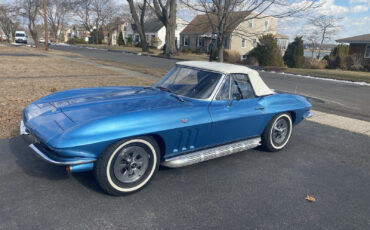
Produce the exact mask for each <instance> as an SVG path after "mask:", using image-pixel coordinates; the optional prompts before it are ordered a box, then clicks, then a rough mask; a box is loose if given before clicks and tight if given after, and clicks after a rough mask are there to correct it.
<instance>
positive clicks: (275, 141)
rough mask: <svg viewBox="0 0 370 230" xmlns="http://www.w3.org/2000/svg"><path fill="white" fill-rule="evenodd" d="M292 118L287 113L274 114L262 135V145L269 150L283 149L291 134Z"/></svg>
mask: <svg viewBox="0 0 370 230" xmlns="http://www.w3.org/2000/svg"><path fill="white" fill-rule="evenodd" d="M292 128H293V125H292V118H291V116H290V115H289V114H288V113H280V114H277V115H275V116H274V117H273V118H272V119H271V120H270V122H269V123H268V124H267V126H266V128H265V131H264V133H263V135H262V146H263V147H264V148H265V149H266V150H267V151H270V152H276V151H279V150H281V149H283V148H284V147H285V146H286V145H287V143H288V141H289V139H290V136H291V134H292Z"/></svg>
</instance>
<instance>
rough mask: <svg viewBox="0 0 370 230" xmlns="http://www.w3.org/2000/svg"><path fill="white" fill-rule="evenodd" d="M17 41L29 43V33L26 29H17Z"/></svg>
mask: <svg viewBox="0 0 370 230" xmlns="http://www.w3.org/2000/svg"><path fill="white" fill-rule="evenodd" d="M14 40H15V43H24V44H27V34H26V32H24V31H15V37H14Z"/></svg>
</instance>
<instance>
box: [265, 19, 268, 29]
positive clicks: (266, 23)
mask: <svg viewBox="0 0 370 230" xmlns="http://www.w3.org/2000/svg"><path fill="white" fill-rule="evenodd" d="M268 29H269V21H265V31H267V30H268Z"/></svg>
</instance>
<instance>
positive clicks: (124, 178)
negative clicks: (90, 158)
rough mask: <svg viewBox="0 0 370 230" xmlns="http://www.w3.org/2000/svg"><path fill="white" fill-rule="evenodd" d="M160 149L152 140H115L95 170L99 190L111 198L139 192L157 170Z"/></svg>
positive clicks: (101, 157)
mask: <svg viewBox="0 0 370 230" xmlns="http://www.w3.org/2000/svg"><path fill="white" fill-rule="evenodd" d="M159 159H160V154H159V146H158V144H157V142H156V141H155V140H154V139H153V138H152V137H147V136H144V137H137V138H132V139H126V140H122V141H118V142H116V143H114V144H113V145H111V146H110V147H108V148H107V149H106V150H105V151H104V152H103V153H102V155H101V156H100V157H99V158H98V160H97V161H96V163H95V167H94V174H95V177H96V179H97V181H98V183H99V185H100V186H101V188H102V189H103V190H104V191H106V192H107V193H109V194H111V195H116V196H119V195H125V194H128V193H132V192H135V191H138V190H140V189H142V188H143V187H144V186H145V185H147V184H148V183H149V182H150V181H151V179H152V178H153V176H154V174H155V172H156V171H157V170H158V167H159Z"/></svg>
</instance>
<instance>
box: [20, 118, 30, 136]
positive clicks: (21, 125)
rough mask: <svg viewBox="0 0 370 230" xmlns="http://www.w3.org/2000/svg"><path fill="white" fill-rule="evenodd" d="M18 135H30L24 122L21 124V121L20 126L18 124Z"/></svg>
mask: <svg viewBox="0 0 370 230" xmlns="http://www.w3.org/2000/svg"><path fill="white" fill-rule="evenodd" d="M19 133H20V135H28V134H30V133H29V132H28V131H27V128H26V126H24V122H23V121H21V124H20V126H19Z"/></svg>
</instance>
